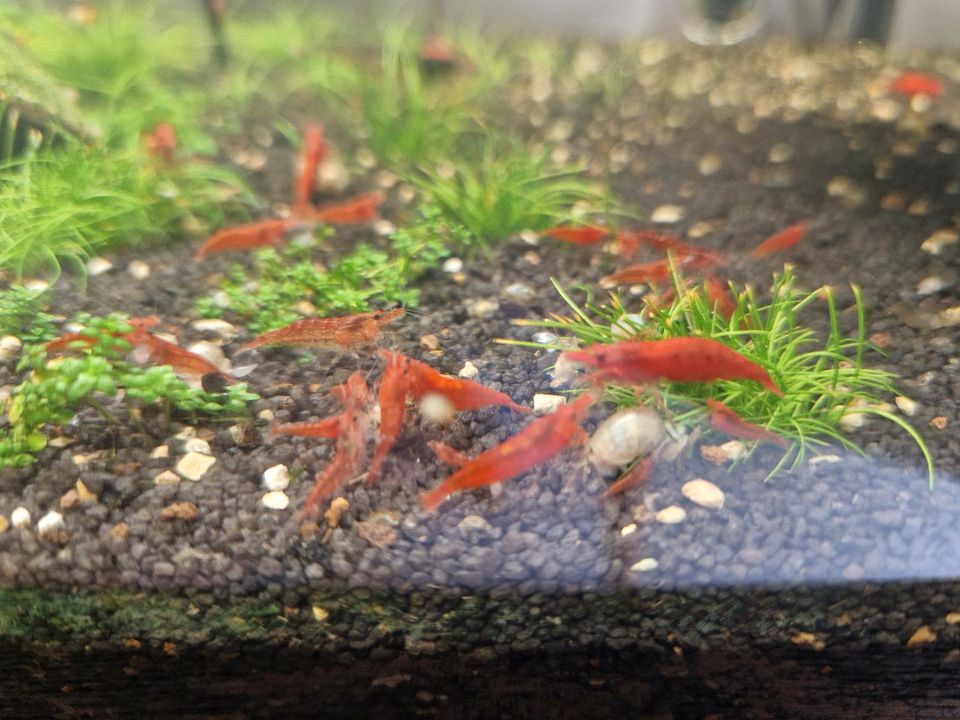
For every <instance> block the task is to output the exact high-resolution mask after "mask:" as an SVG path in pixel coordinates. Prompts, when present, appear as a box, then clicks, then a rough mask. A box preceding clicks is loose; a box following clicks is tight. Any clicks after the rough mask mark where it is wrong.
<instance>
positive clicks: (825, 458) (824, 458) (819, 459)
mask: <svg viewBox="0 0 960 720" xmlns="http://www.w3.org/2000/svg"><path fill="white" fill-rule="evenodd" d="M807 462H808V463H810V464H811V465H819V464H820V463H838V462H840V456H839V455H816V456H814V457H812V458H810V459H809V460H807Z"/></svg>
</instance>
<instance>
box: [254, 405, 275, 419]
mask: <svg viewBox="0 0 960 720" xmlns="http://www.w3.org/2000/svg"><path fill="white" fill-rule="evenodd" d="M257 417H258V418H259V419H260V420H264V421H266V422H273V417H274V415H273V410H271V409H270V408H266V409H264V410H261V411H260V412H258V413H257Z"/></svg>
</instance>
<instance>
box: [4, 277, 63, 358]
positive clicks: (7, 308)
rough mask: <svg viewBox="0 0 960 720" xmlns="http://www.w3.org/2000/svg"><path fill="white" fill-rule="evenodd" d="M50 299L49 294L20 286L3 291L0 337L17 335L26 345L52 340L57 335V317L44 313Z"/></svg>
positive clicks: (45, 291) (13, 286) (15, 285)
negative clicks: (55, 321)
mask: <svg viewBox="0 0 960 720" xmlns="http://www.w3.org/2000/svg"><path fill="white" fill-rule="evenodd" d="M49 295H50V293H49V291H47V290H32V289H30V288H28V287H24V286H23V285H17V284H14V285H11V286H10V287H8V288H7V289H6V290H0V335H13V336H15V337H17V338H18V339H19V340H20V341H21V342H24V343H40V342H45V341H47V340H49V339H50V338H52V337H53V336H54V335H55V334H56V331H55V330H54V326H53V317H52V316H51V315H49V314H47V313H46V312H44V308H45V307H46V306H47V302H48V300H49Z"/></svg>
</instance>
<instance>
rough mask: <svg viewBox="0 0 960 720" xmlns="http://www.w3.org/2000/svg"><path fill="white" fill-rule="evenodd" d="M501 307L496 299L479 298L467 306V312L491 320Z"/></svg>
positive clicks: (474, 316)
mask: <svg viewBox="0 0 960 720" xmlns="http://www.w3.org/2000/svg"><path fill="white" fill-rule="evenodd" d="M499 309H500V303H498V302H497V301H496V300H477V301H475V302H472V303H470V305H469V306H468V307H467V314H468V315H469V316H470V317H473V318H477V319H479V320H489V319H490V318H492V317H493V316H494V314H495V313H496V312H497V310H499Z"/></svg>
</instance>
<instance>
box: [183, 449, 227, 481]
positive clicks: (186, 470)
mask: <svg viewBox="0 0 960 720" xmlns="http://www.w3.org/2000/svg"><path fill="white" fill-rule="evenodd" d="M216 462H217V459H216V458H215V457H211V456H210V455H205V454H203V453H198V452H188V453H187V454H186V455H184V456H183V457H182V458H180V462H178V463H177V468H176V469H177V473H179V475H180V476H181V477H184V478H186V479H187V480H199V479H200V478H202V477H203V476H204V475H205V474H206V473H207V471H208V470H209V469H210V468H211V467H213V465H214V463H216Z"/></svg>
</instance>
